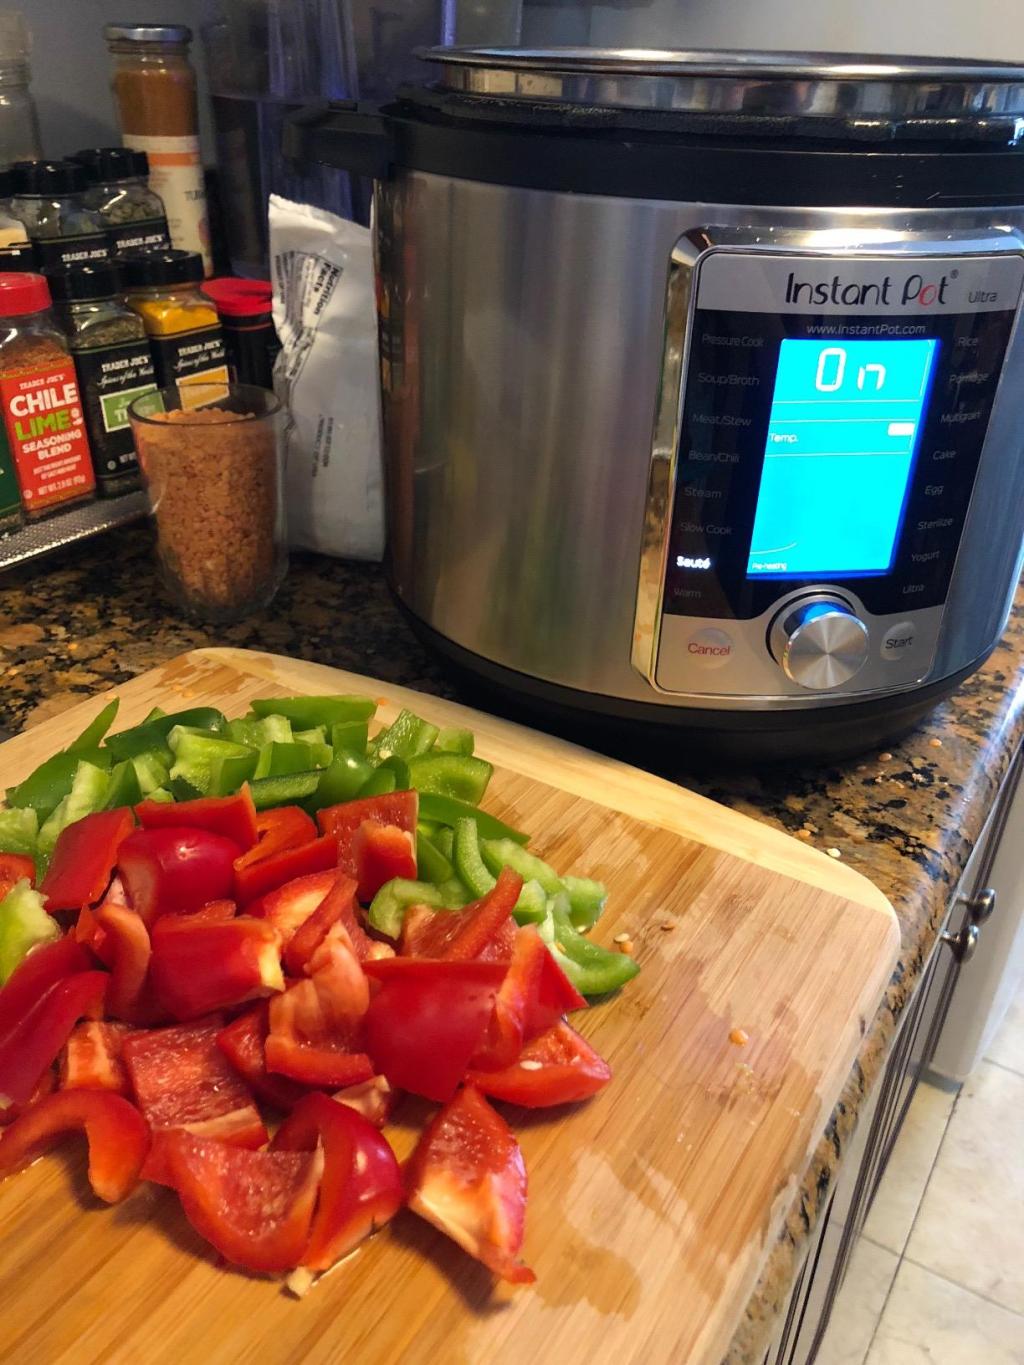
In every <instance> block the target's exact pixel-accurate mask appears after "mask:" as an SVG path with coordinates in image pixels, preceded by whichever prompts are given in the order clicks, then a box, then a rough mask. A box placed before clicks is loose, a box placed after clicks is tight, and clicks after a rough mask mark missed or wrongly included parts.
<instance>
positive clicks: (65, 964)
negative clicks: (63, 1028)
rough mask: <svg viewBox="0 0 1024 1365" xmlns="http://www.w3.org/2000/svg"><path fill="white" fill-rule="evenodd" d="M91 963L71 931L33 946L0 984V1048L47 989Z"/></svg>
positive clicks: (88, 966)
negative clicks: (54, 939)
mask: <svg viewBox="0 0 1024 1365" xmlns="http://www.w3.org/2000/svg"><path fill="white" fill-rule="evenodd" d="M92 965H93V964H92V959H91V958H90V956H89V954H88V953H87V952H86V950H85V949H84V948H83V947H82V945H81V944H80V943H78V942H76V941H75V939H74V938H73V936H72V935H71V934H65V935H64V937H63V938H59V939H57V940H56V941H55V942H53V943H44V944H42V945H41V946H40V947H38V948H34V949H33V950H32V952H30V953H29V954H28V956H27V957H25V958H23V959H22V961H21V962H19V963H18V965H17V967H15V969H14V971H13V972H12V973H11V975H10V976H9V977H8V979H7V981H6V982H5V984H4V985H3V986H2V987H0V1050H2V1049H3V1048H4V1047H5V1046H6V1039H7V1038H8V1037H9V1036H10V1034H12V1033H14V1032H16V1031H17V1030H18V1029H20V1028H21V1026H22V1024H23V1022H24V1019H25V1016H26V1015H27V1014H28V1013H29V1011H30V1010H32V1009H33V1008H34V1007H35V1006H36V1004H37V1003H38V1002H39V1000H40V998H41V997H42V996H43V995H45V994H46V993H47V991H49V990H50V989H51V988H52V987H53V986H56V985H57V983H58V982H59V981H66V980H67V978H68V977H69V976H74V975H75V973H76V972H87V971H88V970H89V968H90V967H91V966H92Z"/></svg>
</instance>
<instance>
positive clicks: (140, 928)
mask: <svg viewBox="0 0 1024 1365" xmlns="http://www.w3.org/2000/svg"><path fill="white" fill-rule="evenodd" d="M95 917H96V923H97V924H98V925H99V927H100V928H101V929H102V930H103V932H104V934H105V935H106V937H105V941H104V951H105V960H106V961H107V962H108V963H109V965H110V985H109V986H108V987H107V999H106V1006H107V1013H108V1014H112V1015H113V1016H114V1018H115V1019H126V1020H128V1022H129V1023H133V1022H138V1021H139V1019H140V1018H141V1016H140V1013H139V1003H140V998H141V996H142V989H143V987H144V986H145V984H146V974H147V972H148V971H149V959H150V953H151V949H150V942H149V930H148V929H147V928H146V926H145V924H144V923H143V921H142V917H141V916H140V915H139V914H138V913H137V912H136V911H135V910H132V909H131V908H130V907H129V906H127V905H115V904H113V903H112V902H109V901H105V902H104V903H103V904H102V905H101V906H100V907H99V909H98V910H97V911H96V912H95ZM106 954H109V956H106Z"/></svg>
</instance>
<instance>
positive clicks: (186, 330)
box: [119, 250, 228, 393]
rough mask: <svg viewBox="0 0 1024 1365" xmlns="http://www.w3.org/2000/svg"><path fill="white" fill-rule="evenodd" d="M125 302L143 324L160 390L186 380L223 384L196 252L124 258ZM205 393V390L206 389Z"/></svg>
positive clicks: (215, 328) (221, 358) (220, 346)
mask: <svg viewBox="0 0 1024 1365" xmlns="http://www.w3.org/2000/svg"><path fill="white" fill-rule="evenodd" d="M119 264H120V265H121V266H122V267H123V270H124V277H125V301H126V302H127V304H128V307H129V308H131V309H133V310H134V311H135V312H136V313H138V315H139V317H140V318H141V319H142V321H143V323H144V324H145V327H146V335H147V336H148V337H149V344H150V349H151V350H152V353H153V368H154V369H155V371H156V382H157V384H158V385H159V386H160V387H161V388H166V387H168V386H169V385H171V384H181V383H185V382H189V381H191V380H197V381H201V382H202V383H203V384H207V385H208V384H218V383H221V382H223V383H224V384H227V382H228V366H227V352H226V350H225V347H224V334H223V332H222V331H221V326H220V321H219V319H218V317H217V310H216V308H215V307H214V305H213V304H212V303H211V301H210V300H209V299H208V298H206V297H205V295H203V294H201V293H200V292H199V286H200V284H201V283H202V280H203V260H202V257H201V256H200V255H199V253H198V252H197V251H175V250H168V251H140V252H138V253H136V254H132V255H127V256H123V257H121V258H120V261H119ZM205 392H207V393H208V391H205Z"/></svg>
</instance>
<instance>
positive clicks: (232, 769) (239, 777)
mask: <svg viewBox="0 0 1024 1365" xmlns="http://www.w3.org/2000/svg"><path fill="white" fill-rule="evenodd" d="M239 747H240V748H242V749H244V750H245V753H244V754H235V755H233V756H232V755H231V754H223V755H221V757H219V758H214V760H213V762H212V763H211V764H210V787H209V792H208V795H210V796H233V795H234V793H235V792H236V791H238V790H239V788H240V787H241V786H242V784H243V782H248V781H249V779H250V777H252V775H253V773H254V772H255V770H256V759H257V758H258V757H259V755H258V754H257V752H256V750H255V749H250V748H248V746H247V745H244V744H243V745H240V746H239Z"/></svg>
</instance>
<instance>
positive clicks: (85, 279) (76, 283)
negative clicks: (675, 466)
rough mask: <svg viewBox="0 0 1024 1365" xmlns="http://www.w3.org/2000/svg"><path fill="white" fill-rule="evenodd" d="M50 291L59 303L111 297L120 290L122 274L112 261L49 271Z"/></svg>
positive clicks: (47, 274)
mask: <svg viewBox="0 0 1024 1365" xmlns="http://www.w3.org/2000/svg"><path fill="white" fill-rule="evenodd" d="M46 278H47V281H48V282H49V285H50V293H51V294H52V296H53V298H54V300H55V302H58V303H82V302H85V301H87V300H90V299H93V300H95V299H109V298H113V296H114V295H115V294H117V293H119V292H120V289H121V274H120V271H119V270H118V268H117V266H115V265H114V263H113V262H112V261H96V262H95V263H92V264H89V265H76V266H72V267H71V268H70V269H68V270H60V271H57V270H54V271H47V273H46Z"/></svg>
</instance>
